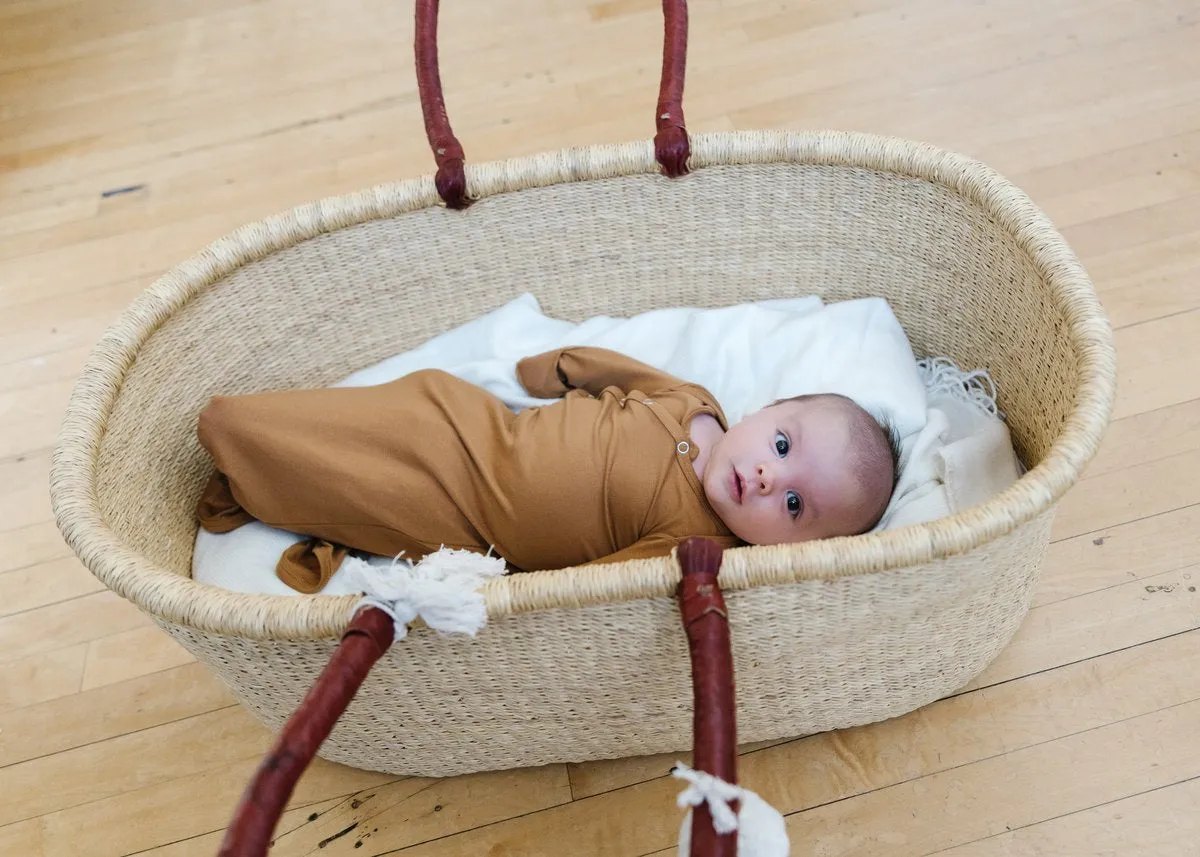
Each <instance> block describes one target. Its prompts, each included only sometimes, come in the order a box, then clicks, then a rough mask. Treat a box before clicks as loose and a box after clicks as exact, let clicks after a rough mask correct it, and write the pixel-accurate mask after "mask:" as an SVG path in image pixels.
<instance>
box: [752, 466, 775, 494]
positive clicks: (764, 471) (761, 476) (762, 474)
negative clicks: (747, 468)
mask: <svg viewBox="0 0 1200 857" xmlns="http://www.w3.org/2000/svg"><path fill="white" fill-rule="evenodd" d="M756 475H757V476H758V479H757V480H756V481H757V482H758V492H759V493H760V494H770V493H771V483H772V481H773V477H772V475H771V471H770V470H769V469H768V468H767V466H766V465H765V464H760V465H758V467H757V473H756Z"/></svg>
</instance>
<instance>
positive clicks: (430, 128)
mask: <svg viewBox="0 0 1200 857" xmlns="http://www.w3.org/2000/svg"><path fill="white" fill-rule="evenodd" d="M437 19H438V0H417V3H416V27H415V38H414V53H415V55H416V61H417V91H418V92H419V93H420V95H421V112H422V113H423V114H424V116H425V136H426V137H428V138H429V146H430V148H432V149H433V157H434V160H435V161H437V167H438V168H437V175H436V177H435V179H434V183H435V184H436V185H437V192H438V196H440V197H441V198H442V199H443V200H445V202H446V205H448V206H449V207H450V208H466V207H467V176H466V172H465V171H464V170H463V158H465V157H466V156H465V154H464V153H463V147H462V144H461V143H459V142H458V138H457V137H455V136H454V131H453V129H451V127H450V117H449V116H447V115H446V102H445V99H444V98H443V97H442V78H441V75H440V74H438V52H437Z"/></svg>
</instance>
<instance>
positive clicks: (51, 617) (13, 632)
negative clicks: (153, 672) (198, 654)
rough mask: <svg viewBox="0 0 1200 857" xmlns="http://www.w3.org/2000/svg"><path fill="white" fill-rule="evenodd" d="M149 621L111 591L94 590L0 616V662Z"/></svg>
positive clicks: (105, 634)
mask: <svg viewBox="0 0 1200 857" xmlns="http://www.w3.org/2000/svg"><path fill="white" fill-rule="evenodd" d="M149 624H150V619H149V617H147V616H146V615H145V614H143V613H141V612H139V611H138V609H137V608H136V607H135V606H133V604H131V603H130V602H128V601H126V600H125V599H123V598H121V597H120V596H119V595H117V594H116V593H114V592H110V591H107V590H106V591H104V592H97V593H96V594H95V595H87V596H84V597H83V598H76V599H74V600H73V601H64V602H62V603H61V604H52V605H50V606H49V607H41V608H38V609H37V610H30V611H28V612H25V613H18V614H17V615H15V616H8V617H5V618H3V619H0V664H7V663H11V662H13V661H20V660H23V659H26V658H30V657H33V656H35V655H40V654H44V653H48V652H55V651H58V650H60V649H65V648H69V647H72V646H76V645H78V644H79V643H86V642H88V641H91V640H94V639H98V638H101V637H107V636H109V635H111V634H119V633H121V632H122V631H129V630H132V629H134V628H142V627H145V626H147V625H149Z"/></svg>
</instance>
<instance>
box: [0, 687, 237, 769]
mask: <svg viewBox="0 0 1200 857" xmlns="http://www.w3.org/2000/svg"><path fill="white" fill-rule="evenodd" d="M234 705H235V702H234V700H233V698H232V697H231V696H230V694H229V691H228V690H227V689H226V688H225V686H224V685H223V684H221V682H220V681H218V680H217V678H216V677H215V676H214V675H212V673H210V672H209V671H208V670H207V668H205V667H203V666H201V665H200V664H188V665H186V666H182V667H177V668H176V669H173V670H166V671H164V672H161V673H156V674H153V675H150V676H143V677H141V678H136V679H130V680H128V681H124V682H118V683H116V684H111V685H106V686H104V687H101V688H95V689H92V690H86V691H83V692H80V693H77V694H74V695H72V696H68V697H62V698H59V699H54V700H50V701H48V702H42V703H39V704H37V705H30V706H26V707H25V708H19V709H17V710H15V711H10V712H8V713H7V714H3V715H0V768H3V767H6V766H9V765H15V764H17V763H18V762H27V761H29V760H32V759H41V758H45V757H50V756H53V755H54V754H56V753H60V752H62V751H64V750H73V749H75V748H77V747H85V746H88V745H92V744H98V743H100V742H102V741H107V740H108V739H110V738H119V737H121V736H123V735H130V734H133V733H135V732H140V731H142V730H144V729H149V728H152V727H154V726H157V725H160V724H168V723H176V722H179V721H183V720H186V719H188V718H192V717H196V716H198V715H201V714H210V713H213V712H217V711H220V710H223V709H229V708H231V707H233V706H234ZM214 716H215V715H214ZM47 723H53V724H54V728H53V729H46V728H44V725H45V724H47ZM6 735H7V736H17V735H20V736H22V738H21V740H19V741H15V740H7V739H5V738H4V737H3V736H6Z"/></svg>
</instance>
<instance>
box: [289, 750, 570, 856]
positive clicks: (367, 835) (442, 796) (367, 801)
mask: <svg viewBox="0 0 1200 857" xmlns="http://www.w3.org/2000/svg"><path fill="white" fill-rule="evenodd" d="M480 797H485V798H486V799H485V800H482V801H481V800H479V798H480ZM570 800H571V789H570V783H569V781H568V779H567V772H566V769H565V767H564V766H563V765H551V766H547V767H544V768H530V769H524V770H518V771H496V772H491V773H483V774H470V775H467V776H462V777H455V778H453V779H447V780H429V779H410V780H402V781H400V782H395V783H388V784H386V785H383V786H380V787H378V788H372V789H370V790H369V791H366V792H359V793H358V794H356V795H354V797H353V799H352V800H346V801H343V802H342V803H341V804H339V805H338V806H336V807H334V808H333V809H331V810H330V811H329V812H327V813H326V814H324V815H323V816H321V818H320V819H318V820H316V821H314V822H313V823H311V824H307V825H304V826H303V827H298V828H296V829H295V830H294V831H292V832H291V833H289V834H285V835H283V836H279V837H277V838H276V841H275V848H274V852H273V853H277V854H279V855H281V857H284V855H301V854H313V853H318V852H319V853H321V854H361V853H362V851H361V850H359V849H364V850H366V851H367V853H368V854H384V853H388V852H390V851H394V850H398V849H402V848H404V847H406V846H409V845H413V844H415V843H420V842H426V841H432V840H437V839H441V838H443V837H446V836H450V835H453V834H455V833H458V832H460V831H463V830H470V829H472V828H476V827H482V826H484V825H487V824H490V823H493V822H495V821H499V820H502V819H505V818H512V817H514V816H520V815H526V814H528V813H531V812H537V811H539V810H543V809H546V808H547V807H553V806H561V805H564V804H566V803H569V802H570Z"/></svg>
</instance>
